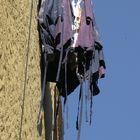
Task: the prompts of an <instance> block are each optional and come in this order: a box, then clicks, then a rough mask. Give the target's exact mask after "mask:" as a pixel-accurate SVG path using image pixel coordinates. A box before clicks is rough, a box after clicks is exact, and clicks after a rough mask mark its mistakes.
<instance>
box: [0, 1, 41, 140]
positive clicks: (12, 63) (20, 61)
mask: <svg viewBox="0 0 140 140" xmlns="http://www.w3.org/2000/svg"><path fill="white" fill-rule="evenodd" d="M30 7H31V0H0V140H18V139H19V131H20V124H21V113H22V109H21V108H22V103H23V90H24V82H25V62H26V57H27V56H26V54H27V42H28V33H29V30H28V28H29V18H30V17H29V15H30ZM36 14H37V3H36V0H34V3H33V16H32V29H31V42H30V48H29V60H28V71H27V85H26V92H25V106H24V114H23V127H22V140H40V139H43V137H44V134H43V136H42V137H39V136H38V133H37V129H36V121H37V112H38V106H39V97H40V96H39V95H40V66H39V65H40V64H39V62H40V53H39V45H38V32H37V15H36Z"/></svg>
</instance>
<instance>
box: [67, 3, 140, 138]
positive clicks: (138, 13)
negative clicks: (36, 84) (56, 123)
mask: <svg viewBox="0 0 140 140" xmlns="http://www.w3.org/2000/svg"><path fill="white" fill-rule="evenodd" d="M93 2H94V12H95V17H96V21H97V25H98V27H99V30H100V34H101V38H102V41H103V44H104V54H105V59H106V65H107V71H106V77H105V79H102V80H100V82H99V86H100V89H101V93H100V95H98V96H96V97H94V99H93V100H94V103H93V109H94V115H93V121H92V126H89V125H87V124H86V122H85V119H84V120H83V124H82V133H81V140H140V109H139V107H140V62H139V61H140V27H139V26H140V0H133V1H132V0H93ZM75 96H76V94H75V95H74V94H72V95H70V98H69V116H70V117H69V129H68V130H66V131H65V140H75V139H76V131H75V121H76V112H77V107H76V104H77V98H76V97H75Z"/></svg>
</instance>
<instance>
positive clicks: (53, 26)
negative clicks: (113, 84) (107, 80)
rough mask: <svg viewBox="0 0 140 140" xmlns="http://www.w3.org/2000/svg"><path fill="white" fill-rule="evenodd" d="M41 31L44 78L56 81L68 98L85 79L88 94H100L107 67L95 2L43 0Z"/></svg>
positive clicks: (61, 91) (40, 11) (40, 16)
mask: <svg viewBox="0 0 140 140" xmlns="http://www.w3.org/2000/svg"><path fill="white" fill-rule="evenodd" d="M39 33H40V38H41V43H42V54H43V56H44V59H43V66H44V69H45V70H42V71H43V72H44V75H45V77H43V80H44V81H45V82H56V85H57V88H58V90H59V94H60V95H61V96H63V97H65V101H66V100H67V96H68V95H69V94H71V93H72V92H73V91H74V89H75V88H76V87H77V86H78V85H79V84H80V86H81V87H82V85H83V82H84V81H88V82H87V83H88V87H87V88H88V89H90V90H89V91H88V92H89V93H86V94H89V95H93V96H94V95H97V94H98V93H99V92H100V90H99V88H98V85H97V84H98V80H99V79H100V78H103V77H104V75H105V68H106V66H105V61H104V55H103V46H102V43H101V41H100V37H99V33H98V30H97V27H96V23H95V17H94V13H93V4H92V1H91V0H42V3H41V7H40V10H39ZM45 82H44V83H45ZM45 85H46V84H44V85H43V86H45ZM42 89H45V88H42ZM81 89H82V88H81ZM42 92H45V91H44V90H42ZM81 92H82V91H81V90H80V94H79V100H80V99H81V96H82V94H81ZM91 98H92V96H91Z"/></svg>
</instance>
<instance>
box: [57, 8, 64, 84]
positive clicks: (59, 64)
mask: <svg viewBox="0 0 140 140" xmlns="http://www.w3.org/2000/svg"><path fill="white" fill-rule="evenodd" d="M63 10H64V7H63V6H62V14H61V18H62V19H61V22H62V35H61V48H60V49H61V50H60V56H59V63H58V70H57V75H56V82H58V81H59V76H60V70H61V66H62V59H63V33H64V20H63V16H64V11H63Z"/></svg>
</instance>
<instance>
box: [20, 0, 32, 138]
mask: <svg viewBox="0 0 140 140" xmlns="http://www.w3.org/2000/svg"><path fill="white" fill-rule="evenodd" d="M32 11H33V0H31V6H30V15H29V17H30V19H29V27H28V31H29V34H28V41H27V52H26V58H25V76H24V87H23V96H22V106H21V120H20V130H19V140H21V135H22V125H23V116H24V104H25V95H26V94H25V93H26V85H27V84H26V83H27V71H28V60H29V47H30V40H31V23H32Z"/></svg>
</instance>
